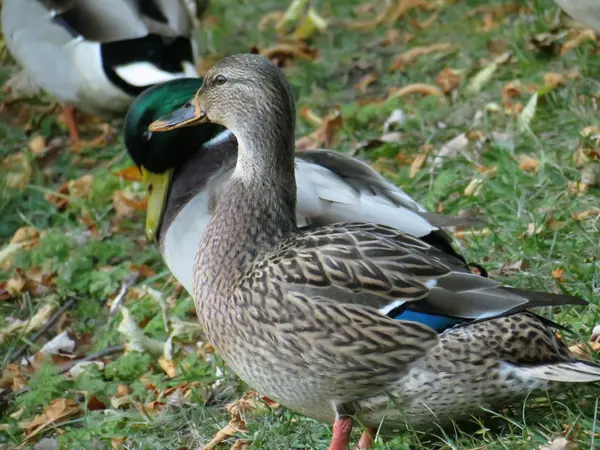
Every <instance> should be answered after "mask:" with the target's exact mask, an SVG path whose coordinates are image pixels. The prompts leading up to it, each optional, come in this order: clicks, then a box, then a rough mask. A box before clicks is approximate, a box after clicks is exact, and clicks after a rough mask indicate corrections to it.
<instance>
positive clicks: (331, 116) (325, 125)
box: [296, 106, 343, 150]
mask: <svg viewBox="0 0 600 450" xmlns="http://www.w3.org/2000/svg"><path fill="white" fill-rule="evenodd" d="M342 124H343V118H342V111H341V109H340V107H339V106H336V107H335V108H334V109H333V110H331V111H330V112H329V113H328V114H327V115H326V116H325V117H324V118H323V119H321V125H320V126H319V128H317V129H316V130H315V131H313V132H312V133H311V134H309V135H308V136H304V137H301V138H300V139H298V140H296V148H298V149H299V150H315V149H317V148H330V147H331V146H332V144H333V142H334V140H335V137H336V134H337V132H338V131H339V130H340V129H341V127H342Z"/></svg>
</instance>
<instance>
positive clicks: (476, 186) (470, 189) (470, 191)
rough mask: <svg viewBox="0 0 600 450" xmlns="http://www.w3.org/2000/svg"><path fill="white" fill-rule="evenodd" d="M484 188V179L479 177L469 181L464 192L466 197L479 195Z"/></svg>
mask: <svg viewBox="0 0 600 450" xmlns="http://www.w3.org/2000/svg"><path fill="white" fill-rule="evenodd" d="M482 188H483V179H481V178H479V177H477V178H473V179H472V180H471V181H469V184H468V185H467V187H466V188H465V190H464V192H463V194H464V196H465V197H478V196H479V195H480V194H481V190H482Z"/></svg>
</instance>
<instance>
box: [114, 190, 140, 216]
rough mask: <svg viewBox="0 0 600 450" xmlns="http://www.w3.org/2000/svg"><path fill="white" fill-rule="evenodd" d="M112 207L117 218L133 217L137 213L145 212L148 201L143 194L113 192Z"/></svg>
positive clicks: (125, 191)
mask: <svg viewBox="0 0 600 450" xmlns="http://www.w3.org/2000/svg"><path fill="white" fill-rule="evenodd" d="M112 203H113V207H114V208H115V212H116V215H117V217H118V218H124V217H129V218H131V217H134V216H135V215H136V213H137V212H138V211H145V210H146V207H147V206H148V199H147V198H146V197H145V194H143V193H136V192H130V191H128V190H124V191H115V192H114V193H113V197H112Z"/></svg>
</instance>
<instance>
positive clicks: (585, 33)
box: [560, 28, 596, 55]
mask: <svg viewBox="0 0 600 450" xmlns="http://www.w3.org/2000/svg"><path fill="white" fill-rule="evenodd" d="M585 41H596V33H595V31H594V30H591V29H589V28H585V29H581V30H573V31H572V32H571V33H569V39H568V40H567V42H565V43H564V44H563V45H562V47H561V48H560V54H561V55H564V54H565V53H568V52H569V51H571V50H573V49H574V48H577V47H579V46H581V45H582V44H583V43H584V42H585Z"/></svg>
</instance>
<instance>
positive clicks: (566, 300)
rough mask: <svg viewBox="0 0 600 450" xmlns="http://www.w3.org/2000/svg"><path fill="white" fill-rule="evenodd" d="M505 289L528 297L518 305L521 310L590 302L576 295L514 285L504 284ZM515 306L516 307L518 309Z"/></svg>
mask: <svg viewBox="0 0 600 450" xmlns="http://www.w3.org/2000/svg"><path fill="white" fill-rule="evenodd" d="M502 289H505V290H507V291H509V292H512V293H513V294H516V295H520V296H521V297H524V298H526V299H527V300H528V301H527V303H524V304H522V305H520V306H519V307H517V308H518V309H520V310H523V309H532V308H541V307H542V306H562V305H587V304H588V302H587V301H585V300H584V299H582V298H580V297H575V296H573V295H568V294H553V293H550V292H537V291H528V290H525V289H518V288H513V287H506V286H503V287H502ZM517 308H515V309H517ZM510 312H517V311H510Z"/></svg>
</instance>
